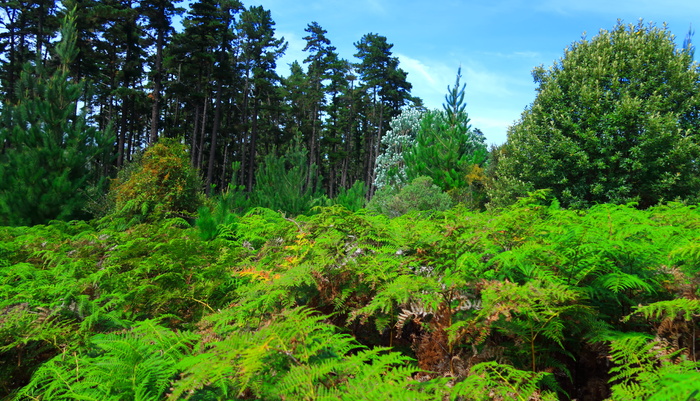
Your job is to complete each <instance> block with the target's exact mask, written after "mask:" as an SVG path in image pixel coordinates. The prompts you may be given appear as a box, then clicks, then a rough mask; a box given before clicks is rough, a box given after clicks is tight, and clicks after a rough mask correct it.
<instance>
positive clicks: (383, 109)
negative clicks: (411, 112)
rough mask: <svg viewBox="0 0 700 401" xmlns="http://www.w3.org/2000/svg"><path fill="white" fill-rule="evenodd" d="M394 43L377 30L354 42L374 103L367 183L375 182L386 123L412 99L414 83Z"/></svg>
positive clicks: (367, 141) (368, 135)
mask: <svg viewBox="0 0 700 401" xmlns="http://www.w3.org/2000/svg"><path fill="white" fill-rule="evenodd" d="M393 46H394V45H392V44H390V43H388V42H387V39H386V37H384V36H381V35H377V34H374V33H369V34H366V35H364V36H363V37H362V39H361V40H360V41H359V42H357V43H355V47H356V48H357V54H355V57H357V58H359V59H360V63H358V64H357V70H358V72H359V75H360V78H361V79H362V82H363V87H364V88H365V90H366V91H367V92H366V93H367V99H368V101H369V103H370V104H371V110H370V113H371V114H370V116H369V117H370V119H369V121H368V122H369V123H370V125H369V126H367V127H366V128H365V130H364V134H365V140H364V156H365V157H364V170H365V172H366V176H365V181H366V182H374V177H373V176H372V175H373V172H374V163H375V159H376V158H377V156H378V154H379V150H380V143H381V139H382V136H383V135H384V131H385V128H386V126H387V125H388V123H389V121H390V120H391V118H392V117H394V116H395V115H397V114H398V113H399V112H400V110H401V107H403V106H404V105H405V104H407V103H408V101H409V100H410V99H411V96H410V90H411V84H410V83H409V82H408V81H407V80H406V77H407V73H406V72H405V71H403V70H402V69H400V68H399V59H398V58H397V57H394V56H392V53H391V48H392V47H393ZM370 192H372V191H370Z"/></svg>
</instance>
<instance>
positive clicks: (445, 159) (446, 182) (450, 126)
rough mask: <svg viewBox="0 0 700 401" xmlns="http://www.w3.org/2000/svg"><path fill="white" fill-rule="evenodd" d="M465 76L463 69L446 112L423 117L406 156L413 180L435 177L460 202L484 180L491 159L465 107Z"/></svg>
mask: <svg viewBox="0 0 700 401" xmlns="http://www.w3.org/2000/svg"><path fill="white" fill-rule="evenodd" d="M461 76H462V75H461V68H460V69H459V70H458V72H457V78H456V81H455V85H454V87H452V88H449V87H448V94H447V95H446V96H445V102H446V103H445V104H443V110H442V111H431V112H428V113H426V114H425V115H424V116H423V118H422V119H421V123H420V128H419V130H418V134H417V135H416V143H415V146H413V147H412V148H410V149H409V150H408V151H407V152H406V153H405V154H404V160H405V163H406V175H407V178H408V179H409V180H413V179H415V178H418V177H421V176H428V177H431V178H432V179H433V180H434V181H435V184H436V185H438V186H439V187H440V188H441V189H442V190H443V191H447V192H450V191H452V195H453V197H454V198H455V200H459V201H461V200H462V199H460V198H462V197H463V195H465V194H464V193H463V192H464V191H465V190H467V189H468V188H469V187H470V186H471V185H472V184H474V182H475V181H478V180H480V179H481V176H482V175H483V174H482V170H481V168H482V166H483V165H484V163H486V158H487V156H488V152H487V150H486V144H485V140H484V137H483V135H480V134H479V133H477V132H475V131H473V130H472V129H471V125H469V116H468V114H467V112H466V111H465V108H466V103H464V92H465V88H466V85H462V86H460V78H461Z"/></svg>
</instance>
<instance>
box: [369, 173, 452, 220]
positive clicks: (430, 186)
mask: <svg viewBox="0 0 700 401" xmlns="http://www.w3.org/2000/svg"><path fill="white" fill-rule="evenodd" d="M451 206H452V199H451V198H450V195H448V194H447V193H445V192H443V191H442V190H441V189H440V188H439V187H438V186H437V185H435V184H434V183H433V179H432V178H430V177H418V178H416V179H414V180H413V181H412V182H411V183H410V184H408V185H406V186H405V187H403V188H401V190H400V191H399V192H398V193H395V192H394V191H393V190H392V189H391V188H390V187H384V188H382V189H380V190H379V191H377V193H376V194H375V195H374V197H373V198H372V200H371V201H370V202H369V205H368V206H367V207H368V209H370V210H375V211H377V212H379V213H382V214H385V215H387V216H389V217H397V216H401V215H403V214H406V213H409V212H413V211H422V210H447V209H449V208H450V207H451Z"/></svg>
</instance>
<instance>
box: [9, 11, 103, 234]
mask: <svg viewBox="0 0 700 401" xmlns="http://www.w3.org/2000/svg"><path fill="white" fill-rule="evenodd" d="M61 38H62V39H61V42H60V43H59V44H58V45H57V46H56V53H57V55H58V59H59V61H60V66H59V68H58V69H57V70H55V71H50V70H49V69H48V68H46V67H43V66H42V65H39V64H37V65H35V66H29V65H28V66H27V67H26V68H25V70H24V71H23V72H22V75H21V80H20V84H19V86H18V91H17V95H16V96H17V99H18V101H17V102H16V103H11V104H7V105H5V107H4V108H3V110H2V119H3V125H2V128H0V144H2V148H3V149H4V150H3V151H2V153H1V154H0V216H3V217H2V221H0V223H2V224H13V225H22V224H32V225H33V224H40V223H45V222H47V221H48V220H51V219H71V218H75V217H78V216H80V215H81V212H82V207H83V204H84V202H85V193H84V189H85V188H86V186H87V185H89V184H90V183H95V182H97V181H98V180H99V177H100V172H101V171H102V169H101V168H100V166H99V165H98V163H107V162H109V160H108V156H107V154H108V151H109V149H110V147H111V141H112V139H111V138H110V137H109V136H108V135H107V134H106V133H105V132H101V131H99V130H97V129H96V128H95V127H94V126H91V125H89V123H88V119H87V116H86V111H85V110H84V109H83V110H79V111H76V110H77V109H78V101H79V99H80V98H81V94H82V93H83V91H84V90H85V89H84V83H83V82H77V83H76V82H72V80H71V79H70V74H69V68H68V67H69V65H70V64H71V62H72V61H73V60H75V57H76V55H77V51H78V50H77V48H76V29H75V9H73V10H72V11H71V12H69V13H68V14H67V15H66V17H65V19H64V21H63V26H62V29H61Z"/></svg>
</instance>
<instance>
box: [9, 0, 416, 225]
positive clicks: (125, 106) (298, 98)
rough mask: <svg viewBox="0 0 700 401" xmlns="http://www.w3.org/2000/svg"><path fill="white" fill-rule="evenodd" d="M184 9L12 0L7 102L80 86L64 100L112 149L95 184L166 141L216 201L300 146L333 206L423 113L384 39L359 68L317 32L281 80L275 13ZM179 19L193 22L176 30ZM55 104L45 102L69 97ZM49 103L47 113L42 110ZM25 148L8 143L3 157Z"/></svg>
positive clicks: (238, 6)
mask: <svg viewBox="0 0 700 401" xmlns="http://www.w3.org/2000/svg"><path fill="white" fill-rule="evenodd" d="M181 3H182V2H178V1H167V0H154V1H121V0H115V1H112V0H99V1H65V2H62V3H61V2H56V1H54V0H41V1H9V2H3V5H2V6H1V8H2V14H3V17H2V27H1V30H2V35H1V38H0V43H1V44H2V46H1V49H2V51H1V54H0V59H2V66H1V67H0V91H2V96H3V99H4V104H5V105H14V104H21V103H23V100H25V99H27V98H28V97H34V96H38V97H40V96H41V94H40V93H38V91H52V90H54V88H51V87H45V88H41V87H38V88H37V87H35V82H34V81H36V79H37V78H39V77H42V78H45V79H49V77H50V76H51V74H52V72H53V71H55V70H56V69H63V70H61V71H63V73H64V75H63V76H62V78H61V79H62V80H67V81H69V82H70V83H75V84H76V85H77V84H80V85H81V86H80V88H79V89H78V88H74V89H71V91H72V92H71V93H70V94H67V95H68V96H73V99H71V100H73V101H74V102H75V103H76V105H74V108H76V107H77V108H79V109H80V110H78V111H82V112H84V115H82V118H84V119H85V120H86V123H85V124H86V125H89V126H90V127H91V128H94V129H96V130H97V131H99V132H100V133H101V134H102V135H103V136H106V138H100V139H93V140H94V141H95V142H97V145H98V146H101V147H102V148H103V149H102V150H101V151H100V154H99V155H91V156H92V157H87V158H86V157H83V159H88V160H90V163H91V166H89V168H90V169H91V170H92V171H93V173H94V175H95V176H97V177H93V178H92V179H91V182H93V183H94V182H95V181H96V179H95V178H99V177H112V176H113V175H114V174H115V172H116V171H117V169H119V168H120V167H121V166H123V165H124V164H125V163H128V162H129V161H131V160H132V159H133V157H134V156H135V154H137V153H138V152H140V151H141V150H143V149H144V148H145V147H147V146H148V145H149V144H152V143H155V142H156V141H157V140H158V138H162V137H167V138H176V139H178V140H179V141H181V142H183V143H186V144H188V145H189V147H190V149H191V162H192V164H193V165H194V166H196V167H197V168H198V169H200V171H201V174H202V176H203V178H204V182H205V189H206V191H207V193H209V192H210V190H211V188H215V191H217V192H218V191H221V190H222V189H226V188H227V186H228V185H229V184H233V185H243V186H245V187H246V189H247V190H250V189H251V188H252V187H253V185H254V183H255V180H254V178H255V172H256V171H257V168H258V167H259V164H260V162H261V160H262V159H264V158H265V157H266V155H270V154H274V155H283V154H284V153H285V152H286V150H287V149H288V148H290V147H292V146H293V144H294V143H296V142H295V141H299V142H300V143H301V144H302V145H303V147H304V148H305V149H306V150H307V152H308V156H307V163H308V165H309V166H312V165H316V166H317V169H316V170H314V173H313V174H309V177H308V183H307V185H309V186H314V187H318V189H319V190H320V191H322V192H324V193H325V194H327V195H328V196H329V197H334V196H336V195H337V194H338V193H339V191H340V190H341V189H342V188H346V189H347V188H350V187H351V186H352V185H353V184H354V183H355V182H356V181H358V180H361V181H363V182H367V183H369V182H371V181H372V180H373V173H374V163H375V159H376V157H377V154H378V152H379V151H380V143H379V141H380V139H381V137H382V136H383V134H384V131H385V130H386V129H387V128H388V123H389V121H390V120H391V118H392V117H394V116H396V115H397V114H398V113H399V112H400V110H401V108H402V107H405V106H408V105H420V100H418V99H416V98H414V97H412V96H411V93H410V90H411V85H410V83H409V82H408V81H407V74H406V72H405V71H403V70H402V69H401V68H399V65H398V59H397V58H396V57H395V56H393V55H392V52H391V49H392V46H393V45H392V44H390V43H389V42H388V41H387V38H386V37H384V36H381V35H378V34H374V33H368V34H366V35H364V36H362V37H361V38H358V41H357V42H356V43H355V47H356V50H357V53H356V54H355V57H356V59H355V60H353V61H349V60H346V59H343V58H341V57H340V55H339V54H338V53H337V51H336V49H335V47H334V46H333V45H332V44H331V43H330V41H329V39H328V38H327V36H326V30H324V29H323V28H322V27H321V26H320V25H319V24H318V23H316V22H311V23H310V24H309V25H308V26H307V27H306V33H307V36H305V37H304V40H305V41H306V47H305V49H304V50H305V52H306V54H307V55H308V56H307V57H306V58H305V59H304V60H299V62H295V63H293V64H292V65H291V73H290V74H289V76H287V77H281V76H280V75H279V74H278V69H277V62H278V60H279V58H280V57H281V56H282V55H283V54H284V52H285V50H286V48H287V43H286V41H285V40H284V38H281V37H278V35H277V34H276V32H275V22H274V21H273V20H272V18H271V13H270V10H266V9H264V8H263V7H261V6H250V7H245V6H244V5H243V4H242V3H241V2H239V1H237V0H202V1H194V2H191V3H190V4H189V5H188V7H187V9H183V8H180V7H179V6H180V5H182V4H181ZM70 12H72V13H73V17H72V18H73V22H72V23H73V25H74V30H75V34H74V38H73V39H72V40H74V44H73V46H74V48H73V49H71V53H70V54H69V53H66V51H65V49H63V50H64V51H63V53H61V52H60V51H59V50H60V40H61V39H62V38H63V39H65V38H66V37H65V36H63V35H62V32H61V29H60V27H61V20H62V19H63V18H64V17H65V16H66V15H68V14H69V13H70ZM176 21H177V22H179V23H181V25H182V27H181V29H180V30H179V31H177V32H176V30H175V28H174V24H175V22H176ZM39 70H41V71H42V72H39ZM23 74H24V75H23ZM29 81H32V82H29ZM45 94H46V95H47V96H48V97H47V98H45V99H43V101H44V102H48V103H50V102H52V101H55V100H57V99H56V96H60V95H58V94H56V93H46V92H45ZM65 101H67V102H69V101H70V100H69V99H66V100H65ZM45 106H46V107H50V105H48V104H46V103H38V104H36V105H34V106H33V107H35V108H41V107H45ZM58 108H61V109H66V108H67V104H63V105H59V106H58ZM26 113H28V114H29V115H36V114H41V112H40V111H37V110H26ZM72 113H73V114H75V113H76V110H73V111H72ZM6 114H7V113H6ZM19 118H20V119H24V118H27V116H20V117H19ZM71 118H73V117H71V115H70V113H69V114H67V115H62V114H50V115H46V116H45V119H47V120H51V119H53V121H45V122H46V124H48V125H56V124H59V123H60V122H61V121H63V122H65V120H70V119H71ZM9 120H10V118H6V119H5V123H6V124H7V123H8V121H9ZM29 120H30V119H28V120H27V121H29ZM64 128H65V129H69V128H67V127H64ZM71 129H74V130H78V129H80V128H79V127H73V128H71ZM69 135H70V134H69ZM93 136H94V135H93ZM90 139H91V138H88V140H90ZM22 141H23V139H19V138H16V139H14V140H12V139H10V138H7V137H5V138H4V141H3V143H2V144H1V146H2V151H3V152H5V151H7V149H8V148H12V147H14V146H19V142H22ZM54 141H58V142H60V141H61V138H60V137H59V138H55V139H54ZM103 142H110V143H109V144H104V143H103ZM46 156H49V155H46ZM77 156H78V155H76V157H77ZM50 157H56V155H50ZM234 163H236V165H237V166H238V167H237V170H236V171H234V170H233V166H234ZM34 167H36V166H34ZM49 169H50V168H49ZM234 175H235V177H236V178H235V182H233V181H232V177H233V176H234ZM30 176H31V173H30V172H27V173H25V174H24V177H22V178H25V179H26V178H29V177H30ZM54 217H56V216H54ZM74 217H75V215H74Z"/></svg>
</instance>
